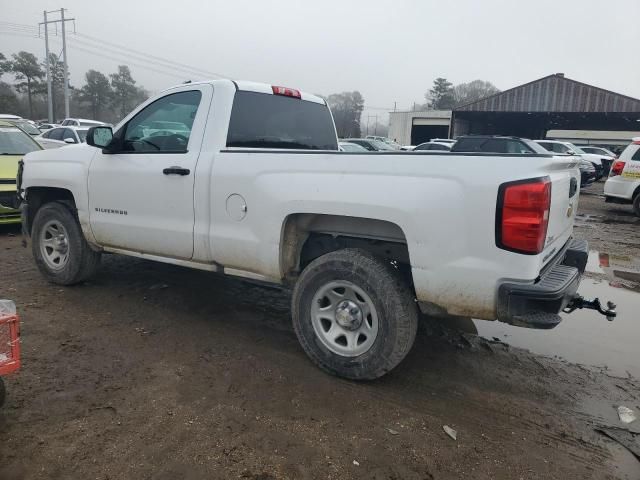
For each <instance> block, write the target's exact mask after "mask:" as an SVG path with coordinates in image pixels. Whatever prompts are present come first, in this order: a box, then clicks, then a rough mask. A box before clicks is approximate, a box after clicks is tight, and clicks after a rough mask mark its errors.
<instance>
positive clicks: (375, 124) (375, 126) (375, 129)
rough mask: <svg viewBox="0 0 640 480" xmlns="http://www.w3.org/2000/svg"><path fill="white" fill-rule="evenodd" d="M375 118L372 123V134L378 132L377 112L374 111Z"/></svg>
mask: <svg viewBox="0 0 640 480" xmlns="http://www.w3.org/2000/svg"><path fill="white" fill-rule="evenodd" d="M375 119H376V123H374V124H373V134H374V135H377V134H378V114H377V113H376V116H375Z"/></svg>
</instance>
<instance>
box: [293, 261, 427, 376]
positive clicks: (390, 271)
mask: <svg viewBox="0 0 640 480" xmlns="http://www.w3.org/2000/svg"><path fill="white" fill-rule="evenodd" d="M292 313H293V327H294V330H295V332H296V335H297V336H298V340H299V341H300V344H301V345H302V348H303V349H304V351H305V352H306V353H307V355H308V356H309V357H310V358H311V360H312V361H313V362H314V363H315V364H316V365H318V366H319V367H320V368H322V369H323V370H325V371H327V372H329V373H331V374H333V375H337V376H340V377H345V378H349V379H352V380H372V379H375V378H379V377H381V376H383V375H384V374H386V373H387V372H389V371H391V370H392V369H393V368H395V367H396V366H397V365H398V364H399V363H400V362H401V361H402V359H404V357H405V356H406V355H407V353H409V350H410V349H411V347H412V345H413V342H414V340H415V337H416V331H417V328H418V309H417V305H416V302H415V298H414V295H413V293H412V292H411V290H410V288H409V287H408V285H407V283H406V282H405V281H404V280H403V278H402V276H401V275H400V272H399V271H398V270H397V269H396V268H395V267H393V266H392V265H391V264H390V263H389V262H388V261H385V260H384V259H381V258H378V257H376V256H374V255H372V254H371V253H369V252H367V251H365V250H360V249H345V250H338V251H335V252H331V253H327V254H326V255H323V256H321V257H319V258H317V259H316V260H314V261H313V262H311V263H310V264H309V265H308V266H307V267H306V268H305V269H304V271H303V272H302V274H301V275H300V278H299V279H298V282H297V283H296V286H295V289H294V292H293V299H292Z"/></svg>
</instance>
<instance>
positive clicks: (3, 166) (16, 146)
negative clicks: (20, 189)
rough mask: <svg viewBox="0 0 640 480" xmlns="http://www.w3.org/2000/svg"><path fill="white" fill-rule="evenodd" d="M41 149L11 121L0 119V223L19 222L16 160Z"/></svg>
mask: <svg viewBox="0 0 640 480" xmlns="http://www.w3.org/2000/svg"><path fill="white" fill-rule="evenodd" d="M36 150H42V147H41V146H40V144H39V143H38V142H36V141H35V140H33V139H32V138H31V136H29V135H28V134H27V133H25V132H24V131H23V130H21V129H20V128H18V127H16V126H15V125H14V124H13V123H10V122H7V121H4V120H0V225H3V224H7V223H20V210H18V209H17V208H16V207H17V206H18V205H17V197H16V175H17V174H18V162H19V161H20V159H21V158H22V157H23V156H24V155H25V154H27V153H29V152H34V151H36Z"/></svg>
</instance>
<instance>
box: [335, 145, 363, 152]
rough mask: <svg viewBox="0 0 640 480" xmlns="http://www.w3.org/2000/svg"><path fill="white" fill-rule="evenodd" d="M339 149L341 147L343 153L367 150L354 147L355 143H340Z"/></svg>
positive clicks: (358, 146)
mask: <svg viewBox="0 0 640 480" xmlns="http://www.w3.org/2000/svg"><path fill="white" fill-rule="evenodd" d="M340 147H342V149H343V150H344V151H345V152H366V151H367V149H366V148H364V147H361V146H360V145H356V144H355V143H340Z"/></svg>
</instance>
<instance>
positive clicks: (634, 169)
mask: <svg viewBox="0 0 640 480" xmlns="http://www.w3.org/2000/svg"><path fill="white" fill-rule="evenodd" d="M604 195H605V198H606V201H607V202H610V203H623V204H631V205H633V212H634V213H635V214H636V215H637V216H638V217H640V137H636V138H634V139H633V141H632V143H631V145H629V146H628V147H627V148H625V149H624V151H623V152H622V153H621V154H620V157H619V158H618V159H617V160H616V161H615V162H613V165H612V166H611V171H610V172H609V178H608V179H607V181H606V182H605V184H604Z"/></svg>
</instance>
